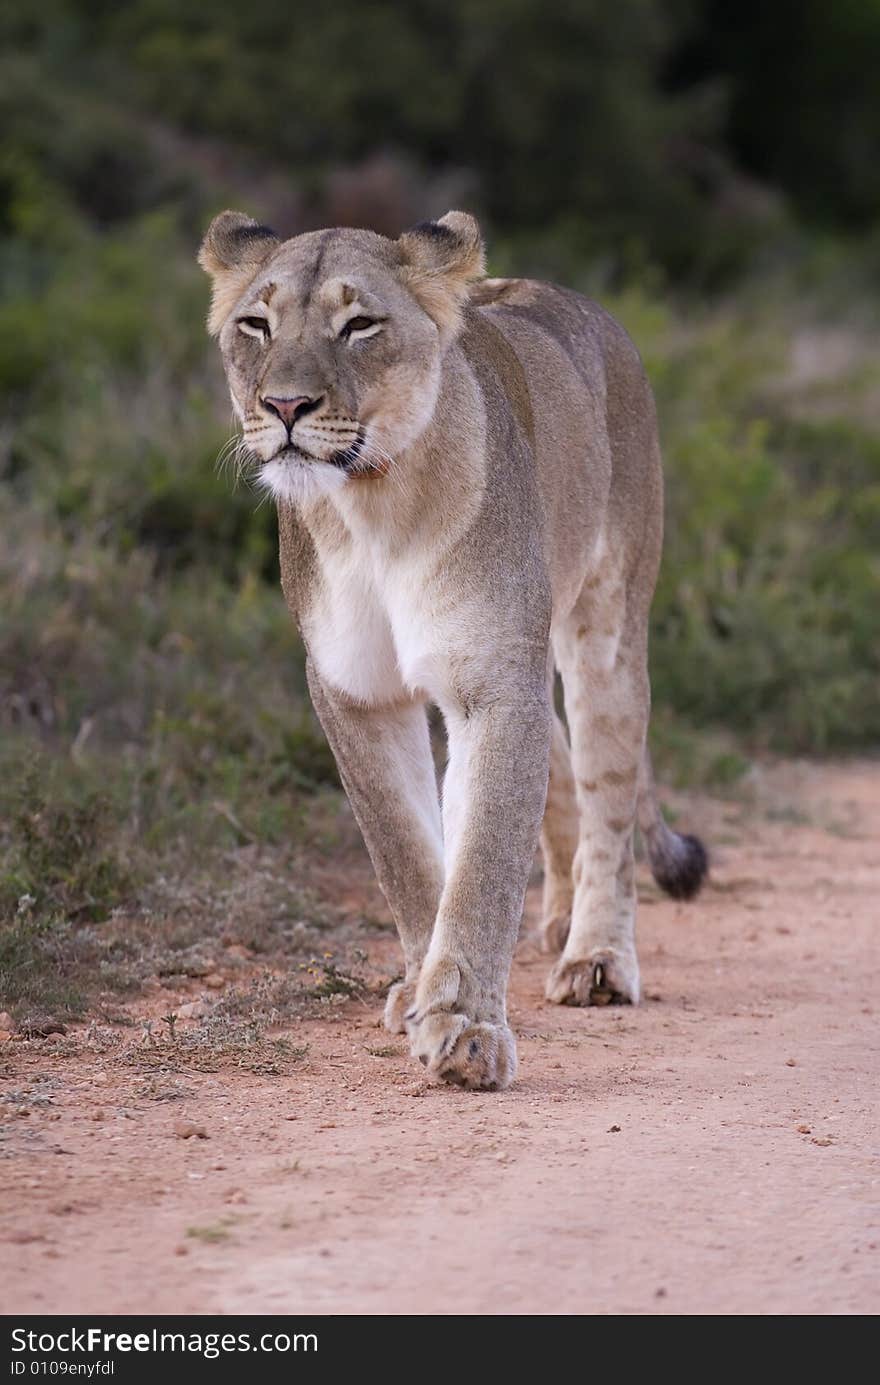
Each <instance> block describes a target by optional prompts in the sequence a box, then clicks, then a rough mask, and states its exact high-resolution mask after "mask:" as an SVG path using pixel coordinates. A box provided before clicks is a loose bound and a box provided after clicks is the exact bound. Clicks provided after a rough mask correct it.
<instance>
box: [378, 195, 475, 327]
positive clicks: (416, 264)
mask: <svg viewBox="0 0 880 1385" xmlns="http://www.w3.org/2000/svg"><path fill="white" fill-rule="evenodd" d="M398 246H399V247H400V258H401V262H402V264H403V278H404V282H405V283H406V284H407V286H408V287H409V288H410V290H411V291H412V293H413V294H414V295H415V297H416V298H417V299H418V300H419V302H420V303H421V305H422V307H423V308H424V309H425V312H426V313H427V314H428V315H429V317H432V318H433V319H434V321H435V322H436V324H437V326H438V327H439V328H440V331H441V333H442V334H443V335H444V336H446V337H447V338H449V337H452V336H453V335H454V334H455V332H456V331H457V330H458V327H459V325H460V321H461V309H462V306H463V305H464V303H465V300H466V299H467V296H468V290H469V286H470V284H471V283H473V281H474V280H475V279H481V278H482V277H483V275H484V274H485V273H486V257H485V250H484V248H483V237H482V235H481V234H480V228H479V226H478V225H477V222H476V221H475V220H474V218H473V217H472V216H470V215H469V214H468V213H467V212H447V213H446V215H445V216H441V218H440V220H439V221H422V222H420V223H419V225H418V226H414V227H413V228H412V230H411V231H405V232H404V234H403V235H402V236H401V237H400V240H399V241H398Z"/></svg>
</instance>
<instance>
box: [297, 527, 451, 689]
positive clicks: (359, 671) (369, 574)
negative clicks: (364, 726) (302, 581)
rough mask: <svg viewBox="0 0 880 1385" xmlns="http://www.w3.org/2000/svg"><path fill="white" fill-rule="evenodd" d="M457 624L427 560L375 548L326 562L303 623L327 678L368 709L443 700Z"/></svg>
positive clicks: (327, 558)
mask: <svg viewBox="0 0 880 1385" xmlns="http://www.w3.org/2000/svg"><path fill="white" fill-rule="evenodd" d="M454 624H455V621H454V620H453V619H451V618H450V612H449V607H448V602H447V601H446V599H445V594H444V592H443V591H442V583H439V582H438V580H437V578H436V577H435V576H433V575H432V573H431V571H430V565H429V564H428V563H427V562H426V561H425V560H424V559H422V560H421V561H420V560H419V559H418V558H416V557H414V556H410V557H407V558H404V559H398V560H396V561H393V560H389V558H388V557H387V555H386V554H383V553H381V552H380V551H379V550H378V549H376V550H372V549H371V548H369V547H367V546H364V547H360V546H352V547H350V548H347V549H346V550H345V551H343V552H339V553H336V554H331V555H324V556H323V558H322V560H321V561H320V564H319V568H318V572H317V573H316V580H315V583H314V587H313V590H312V593H311V599H310V601H309V604H308V610H307V612H306V613H305V615H304V618H303V622H302V625H303V636H304V638H305V641H306V644H307V646H308V649H309V653H310V655H311V657H312V659H313V661H314V663H315V666H316V668H317V670H318V672H319V673H320V675H321V678H322V679H323V680H324V681H325V682H326V683H328V684H329V685H330V686H331V687H333V688H335V689H337V690H338V691H340V692H342V693H344V694H346V695H347V696H348V697H351V698H353V699H354V700H355V701H357V702H359V703H361V704H363V705H366V706H382V705H385V704H388V703H391V702H398V701H400V700H401V699H402V698H405V697H409V696H412V695H414V694H415V695H418V694H420V693H423V694H425V695H426V696H428V697H430V698H432V699H433V700H435V701H438V702H443V701H444V700H445V694H446V692H447V690H448V686H449V676H450V675H449V662H450V658H451V656H452V646H453V645H454V644H456V643H457V640H455V639H453V638H452V629H451V628H450V627H451V626H454Z"/></svg>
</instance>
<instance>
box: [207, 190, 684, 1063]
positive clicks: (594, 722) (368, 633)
mask: <svg viewBox="0 0 880 1385" xmlns="http://www.w3.org/2000/svg"><path fill="white" fill-rule="evenodd" d="M230 218H231V219H230ZM200 258H201V262H202V263H203V265H204V266H205V267H206V268H207V269H208V272H209V273H210V274H211V275H212V278H213V281H214V304H213V307H212V315H211V322H212V327H213V330H216V331H218V333H219V336H220V344H221V350H222V352H223V358H224V364H225V367H226V371H227V377H228V379H229V384H230V390H231V392H232V396H233V401H234V403H235V406H236V410H237V412H238V414H239V417H240V419H241V421H242V426H243V433H244V440H245V443H246V444H247V446H248V448H249V449H250V452H251V455H252V458H253V464H254V466H255V467H256V468H257V469H258V480H259V481H260V482H261V484H263V485H264V486H265V487H266V488H267V489H269V490H271V491H272V493H273V494H274V496H275V498H276V500H277V503H278V518H279V534H280V543H281V573H282V584H283V587H284V592H285V596H286V598H287V601H288V604H289V606H290V609H291V611H292V613H293V615H294V617H295V619H296V620H297V622H298V624H299V626H300V630H301V632H302V637H303V640H304V643H305V646H306V650H307V655H308V674H309V683H310V687H311V690H312V697H313V700H314V703H315V706H316V709H317V711H318V714H319V716H320V718H321V722H322V724H323V726H324V729H325V732H326V734H327V738H328V740H329V742H330V744H331V746H332V748H333V751H334V754H335V756H336V759H337V762H338V764H339V769H340V774H341V776H342V780H343V783H344V786H345V789H346V792H347V793H348V795H349V798H350V800H351V803H352V806H353V808H354V812H355V814H356V816H357V818H358V821H359V823H360V826H361V829H362V831H363V834H364V838H365V840H366V843H367V846H368V849H369V851H370V854H371V857H372V860H373V863H374V865H375V868H376V872H377V875H378V878H379V881H380V884H381V886H382V888H383V890H384V892H385V894H386V897H387V898H388V901H389V904H390V907H391V909H392V912H393V914H394V917H395V920H396V922H397V925H398V929H399V931H400V936H401V941H402V944H403V951H404V961H405V974H404V977H403V979H402V981H401V982H400V984H399V985H397V986H396V987H394V988H393V989H392V992H391V994H390V996H389V1000H388V1006H387V1009H386V1022H387V1023H388V1025H389V1027H390V1028H392V1029H393V1030H395V1031H396V1030H403V1029H406V1031H407V1032H408V1034H409V1038H410V1044H411V1048H412V1051H413V1053H414V1055H415V1056H417V1057H418V1058H420V1060H421V1061H422V1062H423V1063H424V1064H425V1065H426V1067H427V1068H428V1070H429V1072H432V1073H436V1074H437V1075H439V1076H440V1077H442V1078H444V1079H446V1080H448V1081H451V1082H456V1083H459V1084H461V1085H464V1086H470V1087H484V1088H498V1087H504V1086H506V1085H507V1084H508V1083H509V1082H511V1081H512V1080H513V1077H514V1074H515V1071H516V1049H515V1044H514V1040H513V1035H512V1034H511V1032H510V1029H509V1026H508V1024H507V1018H506V1009H505V996H506V988H507V978H508V972H509V968H510V962H511V957H512V953H513V947H514V943H515V940H516V935H517V930H518V928H519V924H520V919H521V915H522V908H523V900H524V895H525V889H526V885H527V882H528V877H529V871H530V868H531V862H532V859H533V854H534V851H535V847H536V845H537V841H538V836H539V832H540V831H541V824H542V819H543V832H542V833H541V841H542V847H543V852H544V858H545V887H544V921H543V925H542V938H543V942H544V945H545V946H546V947H547V948H548V949H549V950H551V951H561V956H560V957H559V959H558V961H557V962H556V964H555V966H554V968H553V970H552V972H551V975H550V978H549V980H548V996H549V997H550V999H551V1000H554V1001H558V1002H570V1003H576V1004H590V1003H597V1004H603V1003H607V1002H608V1001H609V1000H626V1001H633V1002H634V1001H636V1000H638V996H639V973H638V963H637V960H636V952H635V932H634V929H635V886H634V872H633V831H634V823H635V817H636V809H637V805H638V812H639V821H640V824H641V825H642V828H643V831H644V833H645V835H646V840H647V842H648V846H649V851H650V854H651V859H652V864H653V865H654V868H655V872H657V874H658V879H661V882H662V883H663V884H664V885H665V886H666V887H667V888H669V889H670V890H672V892H674V893H678V894H681V895H684V894H687V893H693V892H694V891H695V889H696V888H697V887H698V885H699V881H700V878H701V876H702V872H703V870H704V869H705V857H704V855H703V854H702V848H701V847H699V843H696V841H695V839H691V838H682V837H679V836H677V835H676V834H674V833H672V832H670V830H669V829H668V828H667V827H666V825H665V824H664V823H663V821H662V817H661V816H660V814H659V811H658V809H657V807H656V801H655V798H654V795H653V788H652V784H651V778H650V765H649V762H648V760H647V756H646V751H645V735H646V729H647V722H648V710H649V688H648V675H647V631H648V611H649V606H650V601H651V595H652V592H653V588H654V582H655V578H656V572H657V566H658V562H659V556H660V544H661V529H662V480H661V472H660V454H659V447H658V443H657V432H656V422H655V417H654V406H653V401H652V398H651V393H650V389H649V388H648V385H647V382H646V380H645V376H644V372H643V370H642V368H641V364H640V362H639V359H638V356H637V354H636V352H635V349H634V348H633V346H632V344H631V343H630V341H629V339H628V338H627V337H626V335H625V333H624V332H623V331H622V329H621V328H620V327H619V326H618V325H617V324H616V323H615V322H613V320H612V319H611V318H609V317H608V316H607V314H605V313H604V312H603V311H602V310H601V309H600V308H597V307H596V306H595V304H592V303H589V302H587V301H586V300H585V299H582V298H580V297H579V296H578V295H577V294H574V293H570V292H567V291H565V290H562V289H558V288H555V287H553V286H551V285H546V284H537V283H530V282H528V281H522V280H487V279H482V278H480V276H481V275H482V273H483V250H482V242H481V239H480V236H479V231H478V228H477V226H476V223H475V222H474V221H473V219H472V218H471V217H469V216H467V215H466V214H464V213H459V212H454V213H449V214H447V216H446V217H444V218H442V220H441V221H440V222H439V223H429V224H427V225H423V226H420V227H416V228H414V229H413V230H412V231H410V232H407V233H406V234H405V235H403V236H402V237H401V238H400V240H399V241H397V242H394V241H388V240H385V239H384V238H383V237H379V236H374V235H371V234H370V233H368V232H363V231H349V230H335V231H325V232H314V233H310V234H309V235H306V236H300V237H296V238H295V239H293V240H291V241H286V242H284V243H280V242H278V241H277V240H273V239H270V234H269V233H268V232H267V231H266V230H265V228H259V227H257V228H255V227H254V224H253V223H252V222H250V220H249V219H248V218H243V217H241V216H240V215H237V214H232V213H224V216H223V218H221V219H220V221H219V224H218V223H214V224H213V225H212V227H211V229H210V230H209V232H208V236H207V237H206V242H205V246H204V247H203V250H202V253H201V257H200ZM350 324H353V325H350ZM273 399H275V400H277V399H281V400H282V401H283V400H289V401H294V402H295V403H296V408H297V414H296V417H295V418H294V419H293V421H292V422H291V423H290V425H289V428H288V425H287V424H286V423H285V422H284V421H283V420H282V419H281V418H280V417H279V416H278V415H277V411H273V408H272V406H271V402H270V403H266V401H267V400H269V401H271V400H273ZM292 407H293V405H291V408H292ZM368 476H369V477H370V478H371V484H370V485H364V480H365V478H366V477H368ZM554 668H558V669H559V671H560V672H561V674H562V678H563V684H564V689H565V703H566V717H567V721H568V724H569V729H570V732H571V744H570V746H569V742H568V738H567V737H566V733H565V729H564V727H563V724H562V722H561V721H560V720H559V719H558V718H556V717H555V715H554V713H553V711H552V708H551V698H550V696H549V692H548V690H549V689H550V688H551V687H552V674H553V669H554ZM428 702H434V703H436V704H437V705H438V706H439V707H440V709H441V711H442V713H443V716H444V719H445V722H446V726H447V731H448V738H449V764H448V767H447V770H446V773H445V776H444V783H443V788H442V803H441V801H440V799H438V794H437V788H436V781H435V777H434V767H433V761H432V757H431V750H430V744H429V739H428V733H427V721H426V715H425V706H426V703H428ZM548 777H549V790H548Z"/></svg>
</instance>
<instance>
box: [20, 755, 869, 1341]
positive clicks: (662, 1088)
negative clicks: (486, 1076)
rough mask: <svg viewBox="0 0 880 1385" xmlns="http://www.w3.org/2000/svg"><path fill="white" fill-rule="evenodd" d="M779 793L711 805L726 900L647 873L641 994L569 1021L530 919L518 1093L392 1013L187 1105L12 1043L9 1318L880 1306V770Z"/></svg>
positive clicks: (522, 971)
mask: <svg viewBox="0 0 880 1385" xmlns="http://www.w3.org/2000/svg"><path fill="white" fill-rule="evenodd" d="M780 801H781V802H783V803H784V805H785V806H784V807H782V808H778V807H777V809H776V810H775V811H770V812H762V813H759V814H757V815H755V816H754V817H753V818H752V820H751V821H750V822H745V821H744V814H743V812H742V810H741V809H735V810H731V809H730V808H729V807H727V808H725V807H724V806H723V805H721V806H719V805H711V804H709V805H703V806H702V807H700V818H701V820H703V819H704V820H705V826H706V828H707V836H708V837H709V838H710V840H711V843H712V846H713V851H714V869H713V877H712V883H711V886H710V887H709V888H708V889H707V890H706V892H705V893H704V895H703V896H702V898H701V899H700V901H699V902H698V903H697V904H695V905H687V906H681V905H677V904H675V903H673V902H671V901H668V900H665V899H664V900H662V901H661V900H659V899H658V898H657V897H656V895H655V894H654V893H653V892H652V891H651V890H650V888H648V887H645V888H644V889H643V894H644V898H643V903H642V908H641V914H640V950H641V957H642V969H643V980H644V983H645V991H646V999H645V1001H644V1003H643V1004H642V1005H641V1006H640V1007H639V1008H638V1009H635V1010H634V1009H617V1008H614V1009H612V1008H607V1009H600V1010H574V1009H557V1008H554V1007H551V1006H548V1005H547V1004H546V1003H545V1002H544V1001H543V998H542V988H543V979H544V975H545V972H546V969H547V962H546V960H545V959H544V958H541V957H539V956H538V954H537V952H536V951H535V949H534V947H533V945H532V944H531V942H530V941H529V939H528V937H527V936H524V939H523V941H522V943H521V945H520V949H519V954H518V957H517V961H516V964H515V968H514V974H513V982H512V998H511V1015H512V1023H513V1026H514V1029H515V1030H516V1033H517V1035H518V1039H519V1055H520V1077H519V1079H518V1081H517V1083H516V1085H515V1087H514V1088H513V1089H512V1090H510V1091H509V1092H505V1093H502V1094H499V1095H491V1094H469V1093H463V1092H461V1091H459V1090H457V1089H456V1090H452V1089H446V1088H437V1087H433V1086H430V1085H427V1084H426V1083H425V1082H424V1080H423V1077H422V1074H421V1070H420V1069H415V1070H414V1068H413V1065H412V1062H411V1060H410V1059H409V1058H408V1056H407V1055H406V1052H405V1047H404V1044H403V1041H402V1040H400V1039H393V1040H391V1039H389V1038H388V1036H387V1035H385V1034H384V1031H382V1030H381V1029H380V1028H379V1027H378V1026H379V1010H380V1002H379V1001H378V999H377V1000H376V1001H375V1002H374V1001H371V1002H370V1003H369V1004H368V1005H366V1006H365V1005H364V1004H363V1003H358V1002H356V1001H347V1002H345V1004H344V1006H342V1007H341V1008H339V1009H337V1010H336V1011H335V1012H334V1014H333V1015H332V1016H331V1017H328V1019H327V1020H326V1021H320V1020H318V1021H309V1022H308V1023H304V1024H301V1025H298V1026H296V1029H295V1040H296V1043H297V1044H305V1043H308V1044H309V1050H308V1056H307V1058H305V1059H304V1060H303V1062H302V1063H301V1064H300V1065H299V1066H298V1067H297V1068H296V1070H295V1073H294V1075H293V1076H289V1077H283V1078H279V1077H271V1076H265V1077H261V1076H255V1075H254V1074H252V1073H246V1074H245V1073H242V1072H237V1071H235V1070H232V1071H230V1070H229V1069H228V1068H227V1069H226V1070H223V1071H220V1072H215V1073H187V1075H186V1078H185V1087H184V1089H183V1090H184V1096H183V1099H178V1100H176V1101H173V1102H162V1101H156V1100H149V1099H145V1098H144V1096H143V1094H142V1093H143V1084H142V1081H141V1082H140V1083H139V1081H138V1080H137V1079H136V1078H135V1077H134V1076H133V1075H132V1074H131V1073H130V1072H127V1071H125V1070H122V1071H120V1070H119V1068H118V1067H115V1066H111V1067H108V1066H107V1064H106V1060H105V1059H104V1058H103V1057H102V1056H101V1054H100V1053H93V1052H90V1051H88V1050H87V1049H84V1051H83V1052H82V1053H80V1054H77V1055H75V1056H73V1057H71V1056H69V1055H68V1056H67V1057H65V1058H63V1060H62V1058H61V1057H60V1056H54V1055H53V1052H52V1044H51V1042H49V1043H44V1044H39V1043H22V1042H20V1041H9V1042H8V1043H7V1044H6V1045H5V1050H6V1053H5V1055H4V1056H5V1057H6V1062H7V1068H6V1073H5V1081H4V1082H0V1098H3V1096H4V1093H5V1101H2V1100H0V1108H2V1110H3V1112H4V1122H5V1128H4V1132H3V1134H4V1139H3V1142H2V1145H0V1151H2V1153H3V1155H5V1157H2V1158H0V1187H2V1210H0V1302H2V1304H3V1310H4V1311H5V1312H6V1313H14V1312H21V1311H30V1312H38V1313H62V1312H64V1313H70V1312H78V1313H84V1312H97V1311H101V1312H113V1313H123V1312H164V1313H193V1314H222V1313H238V1312H242V1313H300V1312H304V1313H312V1312H316V1313H359V1314H388V1313H392V1314H394V1313H397V1314H428V1313H430V1314H447V1313H467V1314H486V1313H496V1314H519V1313H530V1314H560V1313H561V1314H574V1313H577V1314H655V1313H674V1314H710V1313H712V1314H719V1313H720V1314H801V1313H803V1314H813V1313H822V1314H838V1313H870V1312H874V1311H876V1310H877V1308H878V1307H880V1274H878V1270H880V1214H878V1175H880V1164H878V1158H877V1125H876V1115H877V1107H876V1096H877V1086H876V1036H877V1028H876V1013H877V1009H878V960H877V958H878V949H877V943H876V938H875V934H876V931H877V924H878V907H877V898H878V893H880V850H878V840H880V769H878V767H877V766H876V765H867V764H864V765H858V766H849V767H845V768H839V767H838V768H824V769H817V768H805V767H801V768H800V769H798V770H797V771H795V770H792V771H791V772H790V774H789V776H788V779H787V780H786V784H785V788H784V793H783V797H782V799H781V800H780ZM698 825H699V823H698ZM536 903H537V898H536V896H535V897H530V902H529V910H530V914H531V917H532V918H533V917H534V909H535V906H536ZM527 924H528V919H527ZM378 946H379V949H380V951H381V949H382V948H386V949H388V948H389V944H387V943H380V944H379V945H378ZM388 965H389V967H390V966H392V965H393V959H392V956H391V953H390V951H389V956H388ZM135 1041H136V1038H133V1039H132V1042H135ZM10 1055H11V1056H10ZM139 1091H140V1092H141V1095H140V1096H139V1095H138V1092H139ZM181 1122H183V1123H184V1124H185V1123H187V1122H188V1123H190V1124H191V1125H196V1126H199V1127H202V1128H203V1130H204V1133H205V1135H206V1138H200V1136H199V1135H197V1134H196V1135H193V1136H192V1137H191V1138H186V1139H185V1138H182V1136H181V1134H180V1133H179V1132H180V1130H181V1129H182V1128H183V1127H182V1125H181Z"/></svg>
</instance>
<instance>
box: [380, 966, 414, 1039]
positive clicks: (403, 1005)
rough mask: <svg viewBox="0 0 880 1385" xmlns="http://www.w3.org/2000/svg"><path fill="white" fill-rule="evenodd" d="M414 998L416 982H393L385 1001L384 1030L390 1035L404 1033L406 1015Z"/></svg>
mask: <svg viewBox="0 0 880 1385" xmlns="http://www.w3.org/2000/svg"><path fill="white" fill-rule="evenodd" d="M415 998H416V980H415V978H413V980H411V981H407V980H403V981H395V983H394V985H393V986H392V987H391V989H390V991H389V992H388V999H387V1000H386V1001H385V1014H384V1016H383V1018H384V1021H385V1028H386V1029H387V1030H389V1032H390V1033H392V1034H405V1033H406V1018H405V1016H406V1013H407V1011H408V1010H411V1009H412V1007H413V1003H414V1001H415Z"/></svg>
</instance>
